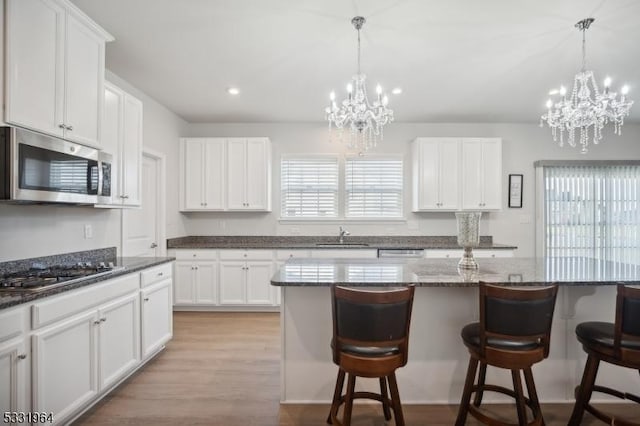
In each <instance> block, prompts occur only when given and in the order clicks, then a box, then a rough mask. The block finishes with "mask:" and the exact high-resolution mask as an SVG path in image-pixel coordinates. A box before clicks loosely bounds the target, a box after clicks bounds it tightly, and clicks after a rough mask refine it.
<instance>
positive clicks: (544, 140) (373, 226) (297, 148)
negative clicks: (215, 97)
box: [183, 123, 640, 256]
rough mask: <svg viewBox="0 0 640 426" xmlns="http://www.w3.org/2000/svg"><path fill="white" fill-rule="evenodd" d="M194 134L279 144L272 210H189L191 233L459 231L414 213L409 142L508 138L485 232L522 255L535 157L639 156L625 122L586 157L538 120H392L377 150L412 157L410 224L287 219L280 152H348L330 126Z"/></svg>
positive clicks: (637, 134) (446, 221)
mask: <svg viewBox="0 0 640 426" xmlns="http://www.w3.org/2000/svg"><path fill="white" fill-rule="evenodd" d="M188 136H194V137H195V136H222V137H224V136H229V137H231V136H268V137H269V138H270V139H271V141H272V143H273V186H272V188H273V212H271V213H188V214H183V215H184V217H185V219H186V220H185V228H186V234H187V235H274V234H275V235H291V234H295V233H300V234H301V235H305V234H307V235H309V234H311V235H337V229H338V225H340V224H343V223H346V225H345V226H346V227H347V228H348V229H349V230H350V231H351V233H352V234H354V235H372V234H376V235H381V234H391V235H455V232H456V225H455V217H454V215H453V213H411V199H410V194H411V159H410V156H409V152H410V142H411V141H412V140H413V139H414V138H415V137H418V136H431V137H434V136H461V137H501V138H502V140H503V185H502V188H503V197H502V198H503V210H502V211H501V212H495V213H489V214H487V213H485V214H483V218H482V220H481V233H482V235H493V236H494V241H495V242H497V243H504V244H513V245H517V246H518V247H519V250H518V252H517V255H518V256H533V255H534V254H535V253H534V226H535V217H534V176H535V174H534V168H533V162H534V161H536V160H550V159H583V160H584V159H590V160H603V159H640V143H639V142H640V126H639V125H630V124H627V125H625V126H624V128H623V135H622V136H614V135H612V134H611V133H610V132H606V133H605V140H604V142H602V143H601V144H600V145H597V146H593V147H591V148H590V151H589V153H588V154H587V155H581V154H580V153H579V151H578V150H577V149H571V148H568V147H565V148H559V147H558V146H557V144H556V143H554V142H553V140H552V138H551V134H550V131H549V129H547V128H540V127H538V126H537V125H535V124H503V123H478V124H472V123H446V124H428V123H393V124H392V125H390V126H389V127H388V129H386V130H385V137H384V141H383V142H381V143H379V144H378V146H377V147H376V149H375V152H376V153H402V154H404V155H405V181H406V197H405V216H406V218H407V221H406V222H388V223H384V222H373V223H372V222H351V221H349V222H348V223H347V222H346V221H345V222H328V223H318V222H316V223H313V224H307V223H300V222H297V223H291V222H289V223H281V222H279V221H278V217H279V213H280V208H279V203H280V195H279V192H278V190H279V187H280V185H279V179H280V156H281V155H282V154H290V153H344V150H343V149H342V147H341V146H340V145H339V144H337V143H335V142H329V137H328V131H327V127H326V126H325V125H324V124H300V123H273V124H271V123H264V124H263V123H253V124H191V125H190V126H189V135H188ZM510 173H519V174H523V175H524V191H523V208H522V209H510V208H508V207H507V183H508V175H509V174H510Z"/></svg>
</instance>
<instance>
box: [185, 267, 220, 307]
mask: <svg viewBox="0 0 640 426" xmlns="http://www.w3.org/2000/svg"><path fill="white" fill-rule="evenodd" d="M217 303H218V262H217V261H198V262H189V261H178V262H176V286H175V288H174V304H175V305H215V304H217Z"/></svg>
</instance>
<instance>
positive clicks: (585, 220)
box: [543, 165, 640, 268]
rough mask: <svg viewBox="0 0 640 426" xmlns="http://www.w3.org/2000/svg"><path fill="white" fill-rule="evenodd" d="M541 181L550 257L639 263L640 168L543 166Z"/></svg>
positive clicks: (577, 266) (546, 237)
mask: <svg viewBox="0 0 640 426" xmlns="http://www.w3.org/2000/svg"><path fill="white" fill-rule="evenodd" d="M543 180H544V186H543V188H544V232H545V255H546V256H547V257H577V258H583V259H584V258H591V259H597V260H607V261H612V262H620V263H625V264H631V265H633V264H639V263H640V232H639V229H638V224H639V223H640V213H639V212H638V207H639V206H638V202H639V201H640V166H633V165H624V166H616V165H612V166H545V167H544V169H543ZM574 267H576V268H580V265H579V264H576V265H574Z"/></svg>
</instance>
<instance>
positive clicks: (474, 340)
mask: <svg viewBox="0 0 640 426" xmlns="http://www.w3.org/2000/svg"><path fill="white" fill-rule="evenodd" d="M460 335H461V336H462V341H463V342H464V343H465V344H466V345H467V346H474V347H478V348H479V347H480V323H479V322H474V323H471V324H467V325H466V326H464V328H463V329H462V331H461V332H460ZM487 346H488V347H492V348H497V349H504V350H507V351H530V350H532V349H536V348H538V347H540V343H539V342H532V341H518V340H509V339H500V338H498V337H488V338H487Z"/></svg>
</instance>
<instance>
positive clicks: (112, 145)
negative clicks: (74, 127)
mask: <svg viewBox="0 0 640 426" xmlns="http://www.w3.org/2000/svg"><path fill="white" fill-rule="evenodd" d="M123 102H124V94H123V92H122V91H121V90H120V89H118V88H117V87H116V86H114V85H112V84H111V83H109V82H105V84H104V107H103V114H104V118H103V120H102V149H103V150H104V152H106V153H108V154H111V156H112V160H111V202H112V203H114V204H120V203H121V198H120V195H121V192H120V167H121V166H120V163H121V161H120V140H121V139H122V128H121V126H120V123H122V110H123V106H122V103H123Z"/></svg>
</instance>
